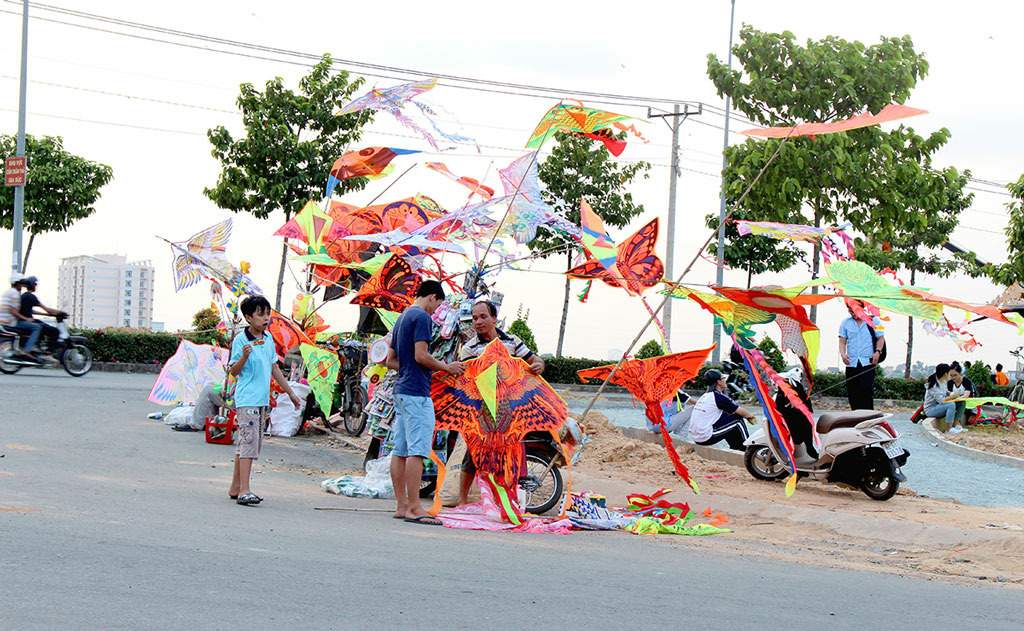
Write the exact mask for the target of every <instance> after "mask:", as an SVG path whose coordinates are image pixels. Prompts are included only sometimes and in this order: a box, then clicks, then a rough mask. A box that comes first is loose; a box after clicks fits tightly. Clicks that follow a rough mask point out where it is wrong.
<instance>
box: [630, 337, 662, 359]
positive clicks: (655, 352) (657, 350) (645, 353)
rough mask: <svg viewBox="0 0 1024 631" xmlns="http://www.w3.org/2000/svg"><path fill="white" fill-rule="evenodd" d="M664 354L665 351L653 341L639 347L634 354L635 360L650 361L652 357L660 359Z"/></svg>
mask: <svg viewBox="0 0 1024 631" xmlns="http://www.w3.org/2000/svg"><path fill="white" fill-rule="evenodd" d="M664 354H665V351H664V349H662V348H661V344H658V342H656V341H655V340H651V341H649V342H647V343H646V344H644V345H643V346H641V347H640V350H638V351H637V352H636V358H637V359H650V358H652V357H661V356H662V355H664Z"/></svg>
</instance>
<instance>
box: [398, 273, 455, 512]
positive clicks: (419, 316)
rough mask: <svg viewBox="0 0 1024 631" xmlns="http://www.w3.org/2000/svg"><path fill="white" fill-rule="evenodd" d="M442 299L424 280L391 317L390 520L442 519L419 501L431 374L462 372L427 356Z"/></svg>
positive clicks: (429, 430)
mask: <svg viewBox="0 0 1024 631" xmlns="http://www.w3.org/2000/svg"><path fill="white" fill-rule="evenodd" d="M442 302H444V290H443V289H442V288H441V283H439V282H437V281H436V280H426V281H423V283H422V284H421V285H420V288H419V289H418V290H417V291H416V300H415V302H413V303H412V306H410V307H409V308H407V309H406V310H405V311H404V312H402V315H400V316H399V317H398V320H396V321H395V326H394V327H393V328H392V329H391V348H390V349H389V350H388V358H387V367H388V368H390V369H391V370H397V371H398V379H397V380H396V381H395V428H394V429H395V448H394V450H392V452H391V482H392V484H393V485H394V487H395V497H396V498H397V499H398V508H397V510H396V511H395V519H405V521H410V522H415V523H418V524H427V525H431V526H440V525H441V520H439V519H438V518H436V517H433V516H431V515H430V514H429V513H428V512H427V511H426V510H424V509H423V505H422V504H420V479H421V478H422V477H423V459H424V458H427V457H429V456H430V446H431V443H432V442H433V437H434V402H433V401H431V399H430V378H431V373H432V372H433V371H435V370H443V371H445V372H447V373H449V374H452V375H461V374H462V373H463V372H465V368H463V366H462V364H461V363H459V362H452V363H450V364H446V363H444V362H442V361H439V360H437V359H435V358H434V356H433V355H431V354H430V349H429V346H430V340H431V337H432V335H431V322H432V321H431V319H430V316H431V315H433V313H434V312H435V311H437V308H438V307H439V306H441V303H442Z"/></svg>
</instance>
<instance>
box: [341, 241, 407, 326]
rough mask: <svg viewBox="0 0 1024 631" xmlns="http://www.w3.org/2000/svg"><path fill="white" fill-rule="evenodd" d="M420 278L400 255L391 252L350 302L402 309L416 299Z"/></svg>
mask: <svg viewBox="0 0 1024 631" xmlns="http://www.w3.org/2000/svg"><path fill="white" fill-rule="evenodd" d="M419 286H420V278H419V276H417V275H416V273H415V272H413V270H412V267H411V266H410V265H409V263H408V262H407V261H406V260H405V259H403V258H402V257H400V256H398V255H396V254H392V255H391V258H390V259H388V260H387V262H385V263H384V264H383V265H381V267H380V269H379V270H377V272H376V273H374V275H373V276H371V277H370V279H369V280H368V281H366V283H364V284H363V286H362V287H361V288H360V289H359V292H358V293H357V294H356V295H355V297H354V298H352V304H354V305H360V306H363V307H374V308H376V309H384V310H385V311H396V312H401V311H404V310H405V309H406V308H407V307H408V306H409V305H411V304H412V303H413V301H414V300H416V290H417V289H418V288H419Z"/></svg>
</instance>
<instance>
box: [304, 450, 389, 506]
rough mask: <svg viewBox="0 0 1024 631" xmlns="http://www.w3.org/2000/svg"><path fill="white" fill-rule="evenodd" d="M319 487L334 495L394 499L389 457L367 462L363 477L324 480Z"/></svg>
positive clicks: (345, 476) (347, 476) (344, 476)
mask: <svg viewBox="0 0 1024 631" xmlns="http://www.w3.org/2000/svg"><path fill="white" fill-rule="evenodd" d="M320 485H321V486H322V487H323V489H324V490H325V491H327V492H328V493H334V494H335V495H347V496H348V497H370V498H374V499H381V500H387V499H394V497H395V488H394V487H393V486H392V485H391V456H390V455H387V456H384V457H383V458H378V459H377V460H371V461H370V462H367V463H366V475H365V476H352V475H343V476H341V477H340V478H332V479H330V480H324V481H323V482H321V483H320Z"/></svg>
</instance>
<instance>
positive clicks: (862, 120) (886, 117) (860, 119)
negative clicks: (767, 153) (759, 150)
mask: <svg viewBox="0 0 1024 631" xmlns="http://www.w3.org/2000/svg"><path fill="white" fill-rule="evenodd" d="M927 113H928V111H927V110H919V109H917V108H916V107H909V106H907V105H896V104H894V103H890V104H889V105H886V106H885V107H883V108H882V111H881V112H879V113H878V114H872V113H871V112H864V113H863V114H858V115H857V116H854V117H853V118H847V119H845V120H841V121H834V122H831V123H803V124H802V125H797V126H796V127H765V128H764V129H759V128H754V129H747V130H745V131H741V132H740V133H741V134H746V135H747V136H761V137H763V138H786V137H796V136H812V137H813V136H817V135H818V134H834V133H836V132H840V131H848V130H850V129H859V128H861V127H869V126H871V125H878V124H881V123H888V122H891V121H895V120H900V119H901V118H910V117H911V116H920V115H921V114H927Z"/></svg>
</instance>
